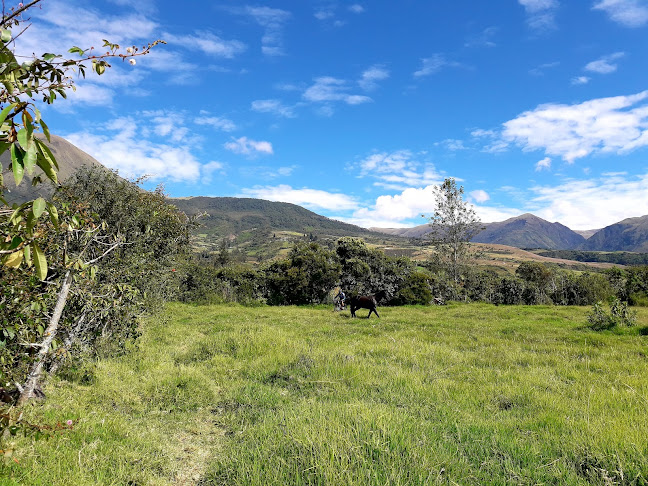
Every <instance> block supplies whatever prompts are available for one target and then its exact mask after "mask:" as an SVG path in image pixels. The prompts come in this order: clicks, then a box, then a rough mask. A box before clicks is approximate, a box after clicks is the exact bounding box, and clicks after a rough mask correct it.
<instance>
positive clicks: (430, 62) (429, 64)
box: [414, 53, 462, 78]
mask: <svg viewBox="0 0 648 486" xmlns="http://www.w3.org/2000/svg"><path fill="white" fill-rule="evenodd" d="M445 67H462V64H461V63H459V62H456V61H448V60H447V59H446V57H445V55H443V54H439V53H437V54H433V55H432V56H431V57H426V58H423V59H421V68H420V69H419V70H418V71H415V72H414V77H417V78H418V77H422V76H430V75H432V74H436V73H438V72H439V71H441V70H442V69H443V68H445Z"/></svg>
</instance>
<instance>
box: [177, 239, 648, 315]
mask: <svg viewBox="0 0 648 486" xmlns="http://www.w3.org/2000/svg"><path fill="white" fill-rule="evenodd" d="M179 278H180V280H179V288H178V298H179V299H180V300H182V301H185V302H197V303H213V302H231V301H234V302H240V303H244V304H253V303H266V304H270V305H290V304H295V305H302V304H318V303H323V302H330V299H331V293H332V292H331V290H332V289H333V288H337V287H339V288H341V289H343V290H344V291H345V292H346V293H347V294H348V295H360V294H377V293H380V294H381V295H383V296H384V298H383V300H382V302H381V303H382V304H383V305H405V304H422V305H426V304H430V303H432V302H433V300H434V299H435V298H438V299H441V300H444V301H445V300H456V301H464V302H489V303H494V304H504V305H514V304H527V305H534V304H555V305H592V304H594V303H596V302H598V301H605V300H610V299H612V298H615V297H616V298H618V299H620V300H622V301H627V302H629V303H631V304H633V305H648V266H643V267H632V268H627V269H620V268H613V269H610V270H606V271H605V272H602V273H596V272H584V273H576V272H573V271H568V270H562V269H557V268H553V267H549V266H547V265H544V264H542V263H538V262H524V263H522V264H521V265H520V266H519V267H518V269H517V270H516V273H515V275H505V276H502V275H498V274H497V273H496V272H494V271H492V270H484V269H479V268H477V267H467V266H463V267H461V268H460V271H459V275H458V278H455V276H454V275H453V274H452V272H450V271H448V269H447V268H446V267H445V266H444V265H442V264H440V263H435V262H423V263H422V262H415V261H413V260H411V259H409V258H407V257H404V256H401V257H390V256H387V255H385V253H384V252H382V251H381V250H379V249H375V248H370V247H369V246H367V245H366V244H365V243H364V241H363V240H361V239H358V238H352V237H344V238H341V239H339V240H338V241H337V242H336V243H334V244H329V245H328V246H322V245H320V244H319V243H317V242H299V243H296V244H295V245H294V246H293V248H292V249H291V251H290V253H289V255H288V256H287V257H286V258H284V259H281V260H275V261H273V262H271V263H268V264H266V265H264V266H261V267H260V268H251V267H248V266H243V265H240V264H233V263H232V262H231V261H230V260H229V257H228V254H227V251H226V248H222V249H221V252H219V253H218V254H210V253H206V252H205V253H201V254H198V255H194V256H193V257H192V258H191V259H190V260H188V261H187V262H186V263H185V264H184V265H183V266H182V268H181V269H179Z"/></svg>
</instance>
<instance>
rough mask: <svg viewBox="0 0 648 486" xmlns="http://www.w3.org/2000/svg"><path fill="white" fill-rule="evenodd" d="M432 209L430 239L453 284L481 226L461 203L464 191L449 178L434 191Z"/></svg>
mask: <svg viewBox="0 0 648 486" xmlns="http://www.w3.org/2000/svg"><path fill="white" fill-rule="evenodd" d="M434 191H435V196H436V207H435V209H434V213H433V214H432V216H430V217H429V222H430V225H431V226H432V231H431V232H430V237H431V239H432V242H433V244H434V246H435V247H436V250H437V254H438V256H439V259H440V261H441V262H442V263H443V264H444V266H446V267H447V269H448V271H449V273H450V275H451V277H452V279H453V280H454V282H455V283H458V282H459V278H460V276H461V268H462V266H463V265H464V264H465V263H466V260H467V259H468V257H469V253H470V252H469V244H468V243H469V242H470V240H471V239H472V238H473V237H474V236H475V235H476V234H477V233H479V232H480V231H481V230H482V229H483V226H482V225H481V222H480V220H479V217H478V216H477V213H475V210H474V208H473V207H472V205H470V204H469V203H468V202H466V201H464V198H463V195H464V188H463V187H462V186H457V182H456V181H455V180H454V179H453V178H448V179H446V180H444V181H443V184H441V185H439V186H437V187H436V188H435V189H434Z"/></svg>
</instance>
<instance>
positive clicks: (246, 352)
mask: <svg viewBox="0 0 648 486" xmlns="http://www.w3.org/2000/svg"><path fill="white" fill-rule="evenodd" d="M586 311H587V309H583V308H564V307H504V306H499V307H495V306H490V305H481V304H471V305H454V304H453V305H449V306H446V307H406V308H380V309H379V312H380V314H381V318H380V319H376V318H375V316H374V317H372V318H371V319H370V320H367V319H351V318H349V316H348V312H343V313H334V312H333V311H332V310H331V309H330V308H324V307H320V308H295V307H285V308H272V307H255V308H244V307H237V306H211V307H193V306H187V305H179V304H172V305H169V306H168V307H167V309H166V310H165V312H164V314H163V317H158V318H156V319H151V320H150V321H148V322H147V323H146V324H145V326H144V329H143V333H144V334H143V336H142V338H141V340H140V341H139V342H138V345H137V347H135V348H133V349H132V350H131V352H130V353H129V354H128V355H126V356H122V357H119V358H112V359H105V360H102V361H100V362H98V363H96V364H95V365H93V366H91V367H88V368H87V369H82V370H74V371H69V372H68V373H67V375H65V376H63V377H61V378H58V379H56V380H53V381H51V382H50V384H49V386H48V388H47V389H46V393H47V394H48V399H47V400H46V401H45V402H44V403H42V404H38V405H36V406H34V407H29V408H28V410H27V411H26V414H28V415H30V417H32V418H34V419H38V420H41V421H49V422H55V421H59V420H62V421H64V420H68V419H72V420H78V422H76V425H75V427H74V429H73V430H71V431H67V432H65V433H63V434H62V435H60V436H57V437H54V438H52V439H49V440H47V441H39V442H36V443H32V442H31V441H29V440H25V439H18V440H16V441H14V442H13V443H11V444H9V445H10V446H12V447H13V448H14V449H15V452H14V454H13V456H12V457H10V458H5V459H4V461H2V463H1V465H0V484H3V485H4V484H8V485H14V484H15V485H18V484H20V485H23V484H29V485H38V484H42V485H68V486H72V485H89V484H115V485H149V484H153V485H167V484H199V485H211V484H214V485H216V484H218V485H220V484H224V485H228V484H231V485H234V484H241V485H284V484H285V485H293V484H294V485H311V484H312V485H318V484H321V485H362V484H365V485H377V484H393V485H410V484H411V485H419V484H459V485H466V484H560V485H562V484H648V420H646V416H647V413H648V349H647V347H646V344H647V343H648V336H646V335H645V334H648V327H647V326H648V309H640V313H639V326H638V327H636V328H633V329H630V330H622V331H619V332H616V333H615V332H610V331H608V332H603V333H595V332H592V331H590V330H588V329H586V328H585V324H586V320H585V313H586ZM359 314H362V315H363V316H364V315H365V314H364V311H360V312H359Z"/></svg>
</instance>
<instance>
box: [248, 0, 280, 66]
mask: <svg viewBox="0 0 648 486" xmlns="http://www.w3.org/2000/svg"><path fill="white" fill-rule="evenodd" d="M244 13H245V14H247V15H249V16H250V17H252V18H253V19H254V21H255V22H256V23H257V24H259V25H260V26H261V27H263V28H264V29H265V31H264V33H263V37H262V38H261V52H263V54H265V55H267V56H282V55H284V54H285V51H284V48H283V30H284V27H285V24H286V22H288V20H289V19H290V18H291V16H292V14H291V13H290V12H288V11H287V10H281V9H278V8H270V7H251V6H249V5H248V6H246V7H245V9H244Z"/></svg>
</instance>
